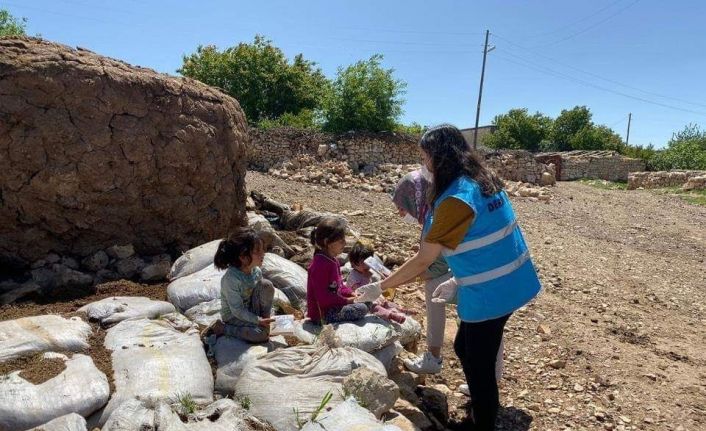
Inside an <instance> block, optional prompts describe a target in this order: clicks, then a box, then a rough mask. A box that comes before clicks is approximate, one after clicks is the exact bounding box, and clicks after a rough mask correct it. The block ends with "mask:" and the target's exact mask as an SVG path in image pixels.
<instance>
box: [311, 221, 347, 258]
mask: <svg viewBox="0 0 706 431" xmlns="http://www.w3.org/2000/svg"><path fill="white" fill-rule="evenodd" d="M347 227H348V223H347V222H346V220H345V219H343V218H340V217H324V218H323V219H321V221H320V222H319V224H317V225H316V228H315V229H314V230H313V231H311V243H312V244H313V245H314V247H316V249H317V250H326V247H327V246H328V245H329V244H330V243H332V242H336V241H338V240H341V239H343V238H345V237H346V228H347Z"/></svg>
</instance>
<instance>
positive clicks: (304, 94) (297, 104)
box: [178, 35, 329, 124]
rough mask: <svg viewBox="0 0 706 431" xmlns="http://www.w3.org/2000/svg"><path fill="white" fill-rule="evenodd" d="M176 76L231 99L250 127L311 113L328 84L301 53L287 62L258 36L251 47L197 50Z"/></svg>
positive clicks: (199, 48)
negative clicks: (189, 79)
mask: <svg viewBox="0 0 706 431" xmlns="http://www.w3.org/2000/svg"><path fill="white" fill-rule="evenodd" d="M178 72H179V73H181V74H182V75H184V76H188V77H190V78H194V79H197V80H199V81H201V82H204V83H206V84H209V85H212V86H215V87H219V88H221V89H223V90H224V91H225V92H226V93H228V94H229V95H231V96H233V97H235V98H236V99H237V100H238V102H240V106H241V107H242V108H243V111H245V115H246V116H247V118H248V120H249V121H250V122H251V123H253V124H257V123H258V122H260V121H261V120H263V119H275V118H278V117H280V116H282V115H284V114H285V113H289V114H292V115H297V114H299V113H300V112H301V111H302V110H315V109H317V108H319V106H320V105H321V101H322V98H323V97H324V95H325V94H326V92H327V89H328V86H329V83H328V80H327V79H326V77H325V76H324V74H323V73H322V72H321V69H319V68H317V67H316V63H314V62H312V61H309V60H306V59H305V58H304V56H303V55H302V54H299V55H297V56H296V57H295V58H294V61H292V62H289V61H288V60H287V58H286V56H285V55H284V53H283V52H282V50H281V49H279V48H277V47H276V46H274V45H273V44H272V41H270V40H268V39H265V38H264V37H263V36H259V35H258V36H255V39H254V41H253V43H250V44H248V43H240V44H238V45H237V46H235V47H231V48H226V49H225V50H223V51H219V50H218V48H216V47H215V46H213V45H208V46H199V47H198V48H197V50H196V52H195V53H193V54H190V55H187V56H184V57H183V64H182V67H181V68H180V69H179V70H178Z"/></svg>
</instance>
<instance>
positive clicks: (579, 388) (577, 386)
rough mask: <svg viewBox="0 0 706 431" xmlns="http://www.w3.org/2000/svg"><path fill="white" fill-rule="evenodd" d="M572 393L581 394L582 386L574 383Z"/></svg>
mask: <svg viewBox="0 0 706 431" xmlns="http://www.w3.org/2000/svg"><path fill="white" fill-rule="evenodd" d="M574 391H575V392H583V386H581V385H580V384H578V383H576V384H575V385H574Z"/></svg>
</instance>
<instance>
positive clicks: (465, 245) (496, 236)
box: [443, 220, 517, 256]
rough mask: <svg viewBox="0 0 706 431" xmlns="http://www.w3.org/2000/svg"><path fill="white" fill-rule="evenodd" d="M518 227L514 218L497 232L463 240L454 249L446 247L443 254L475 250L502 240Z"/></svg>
mask: <svg viewBox="0 0 706 431" xmlns="http://www.w3.org/2000/svg"><path fill="white" fill-rule="evenodd" d="M516 227H517V220H513V221H512V223H510V224H508V225H507V226H505V227H503V228H502V229H499V230H496V231H495V232H493V233H489V234H488V235H486V236H482V237H480V238H478V239H474V240H471V241H466V242H462V243H461V244H459V245H458V247H456V248H455V249H453V250H451V249H450V248H447V249H444V251H443V255H444V256H455V255H457V254H461V253H465V252H467V251H470V250H475V249H477V248H481V247H485V246H486V245H489V244H492V243H494V242H497V241H500V240H501V239H503V238H505V237H506V236H508V235H510V234H511V233H512V231H514V230H515V228H516Z"/></svg>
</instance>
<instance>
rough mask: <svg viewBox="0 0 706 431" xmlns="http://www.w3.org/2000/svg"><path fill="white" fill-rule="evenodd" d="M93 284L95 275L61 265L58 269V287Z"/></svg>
mask: <svg viewBox="0 0 706 431" xmlns="http://www.w3.org/2000/svg"><path fill="white" fill-rule="evenodd" d="M92 284H93V276H92V275H90V274H86V273H83V272H81V271H76V270H75V269H71V268H69V267H66V266H61V267H60V268H58V271H56V286H57V287H89V286H91V285H92Z"/></svg>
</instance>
